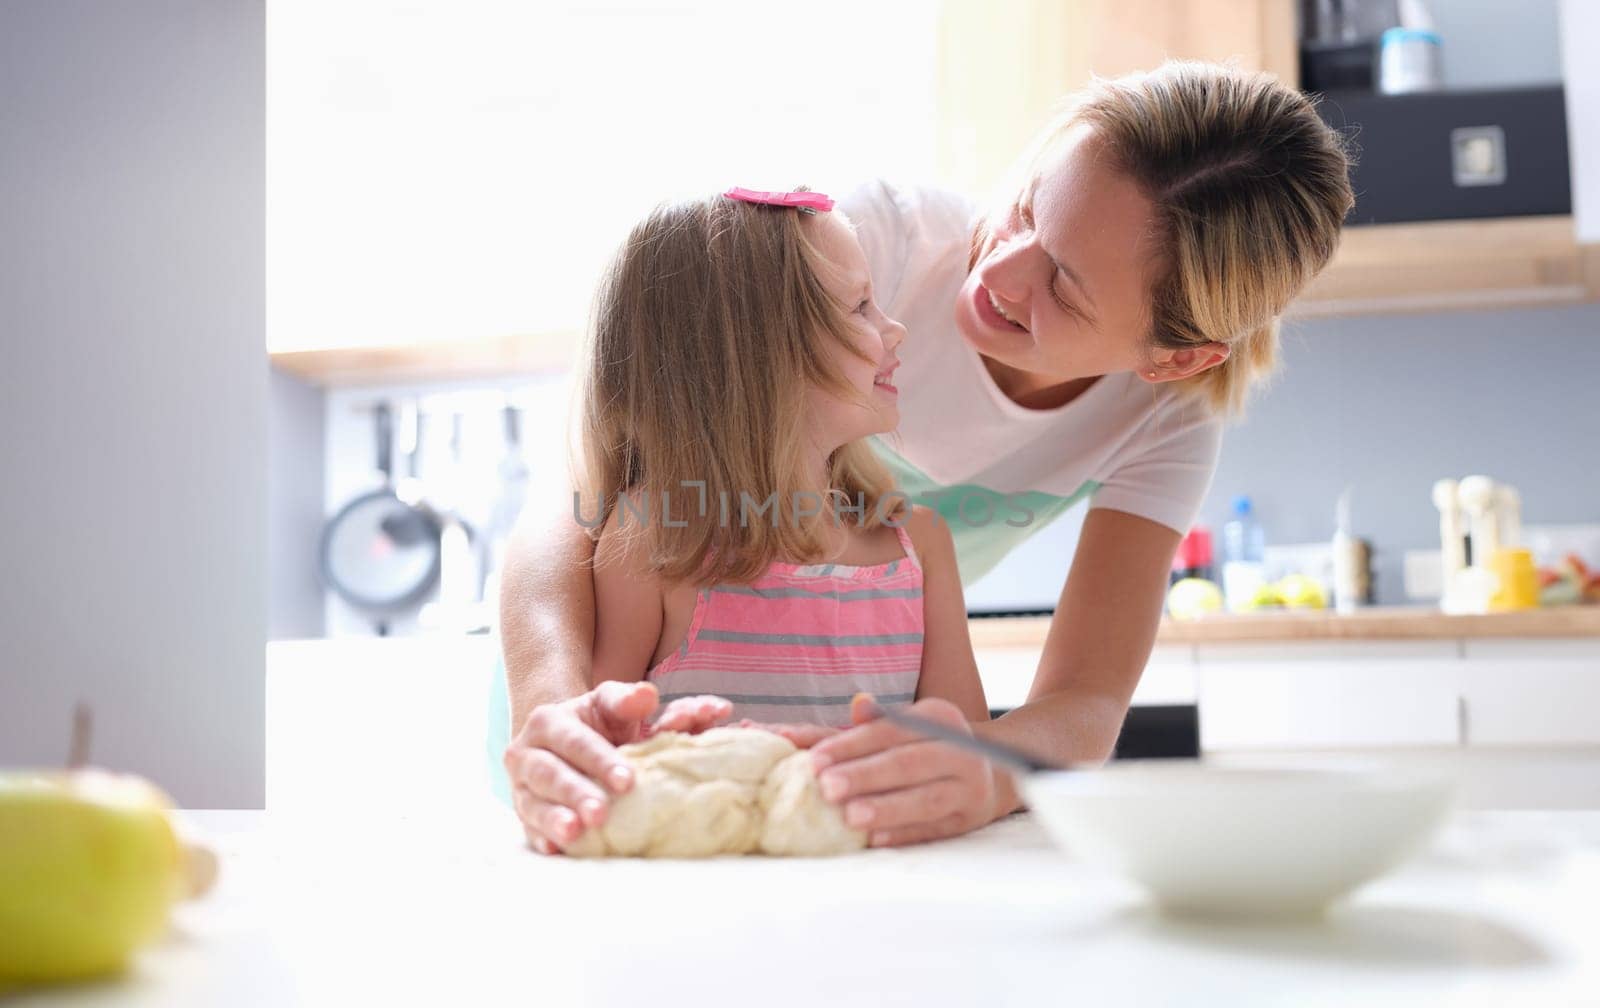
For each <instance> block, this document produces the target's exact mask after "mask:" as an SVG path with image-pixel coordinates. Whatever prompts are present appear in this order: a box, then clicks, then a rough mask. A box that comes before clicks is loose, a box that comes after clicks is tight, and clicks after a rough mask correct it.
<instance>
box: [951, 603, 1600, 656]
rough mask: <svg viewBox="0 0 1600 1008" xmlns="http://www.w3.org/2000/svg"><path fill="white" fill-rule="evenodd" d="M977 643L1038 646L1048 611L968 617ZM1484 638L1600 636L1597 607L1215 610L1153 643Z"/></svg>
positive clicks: (1164, 627)
mask: <svg viewBox="0 0 1600 1008" xmlns="http://www.w3.org/2000/svg"><path fill="white" fill-rule="evenodd" d="M968 626H969V627H970V628H971V632H972V643H973V646H974V647H989V648H1003V647H1018V648H1022V647H1027V648H1036V647H1039V646H1041V645H1042V644H1043V643H1044V637H1045V633H1046V631H1047V630H1048V629H1049V626H1050V618H1049V617H1048V616H1018V617H1006V616H1001V617H993V618H980V619H973V620H970V621H969V622H968ZM1481 637H1600V606H1592V605H1590V606H1563V607H1559V608H1552V609H1534V610H1530V611H1527V612H1511V613H1489V614H1487V615H1484V616H1447V615H1445V614H1444V613H1441V612H1438V611H1436V610H1432V609H1367V610H1364V611H1362V612H1359V613H1356V614H1353V615H1350V616H1340V615H1338V614H1336V613H1332V612H1327V611H1321V612H1274V613H1262V614H1260V615H1248V616H1235V615H1216V616H1211V617H1207V618H1204V619H1200V620H1195V621H1192V622H1185V623H1179V622H1176V621H1174V620H1171V619H1163V620H1162V621H1161V630H1160V632H1159V633H1158V634H1157V636H1156V644H1157V645H1158V646H1159V645H1168V644H1245V643H1257V642H1259V643H1267V642H1283V641H1314V640H1448V639H1455V638H1481Z"/></svg>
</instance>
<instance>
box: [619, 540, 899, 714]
mask: <svg viewBox="0 0 1600 1008" xmlns="http://www.w3.org/2000/svg"><path fill="white" fill-rule="evenodd" d="M895 533H896V535H898V536H899V539H900V548H901V549H903V550H905V554H906V555H905V556H904V557H902V558H901V559H898V560H895V561H892V562H890V563H885V564H875V565H872V566H868V567H851V566H845V565H843V564H806V565H800V564H789V563H774V564H772V565H771V566H769V567H768V568H767V569H766V570H765V571H764V572H762V574H761V575H760V576H759V577H758V578H756V580H755V581H753V582H751V583H750V584H740V585H731V584H730V585H717V586H715V587H712V588H704V589H701V591H700V593H699V595H698V596H697V597H696V599H695V608H694V616H693V618H692V619H691V620H690V623H689V631H688V633H687V634H685V635H684V640H683V643H682V644H681V645H679V647H678V650H676V651H674V652H673V653H672V654H670V655H668V656H667V657H666V658H664V659H662V660H661V661H660V662H659V663H658V664H657V665H656V666H655V667H654V668H652V669H651V670H650V672H649V674H648V675H647V676H646V678H647V679H648V680H649V681H650V682H653V683H655V684H656V688H657V689H659V690H660V691H661V702H662V704H663V705H665V704H666V703H668V702H670V701H672V700H673V699H676V698H677V697H683V696H694V695H696V694H701V693H711V694H715V695H717V696H721V697H726V698H727V699H728V700H731V701H732V702H733V719H734V720H735V721H737V720H739V719H740V718H750V719H751V720H754V721H769V722H791V723H808V724H822V725H828V726H830V727H841V728H842V727H848V726H849V724H850V698H851V697H853V696H855V694H857V693H861V692H867V693H872V694H873V695H874V696H876V697H877V698H878V700H879V702H881V703H884V704H895V705H898V704H908V703H910V702H911V701H912V700H914V699H916V694H917V679H918V677H919V675H920V674H921V671H922V627H923V624H922V567H921V565H920V564H919V563H918V561H917V554H916V551H915V550H914V549H912V546H911V538H910V536H908V535H907V534H906V530H905V529H904V528H897V529H895Z"/></svg>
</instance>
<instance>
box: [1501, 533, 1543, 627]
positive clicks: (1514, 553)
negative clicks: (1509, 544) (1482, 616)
mask: <svg viewBox="0 0 1600 1008" xmlns="http://www.w3.org/2000/svg"><path fill="white" fill-rule="evenodd" d="M1490 570H1492V571H1494V574H1495V576H1496V577H1497V578H1499V579H1500V585H1499V587H1498V588H1496V589H1495V593H1494V595H1492V596H1490V598H1489V610H1490V611H1491V612H1511V611H1513V610H1517V609H1533V608H1536V607H1537V606H1538V605H1539V571H1538V569H1537V568H1536V567H1534V565H1533V552H1532V551H1531V550H1525V549H1507V548H1502V549H1498V550H1496V551H1495V554H1494V558H1493V560H1492V561H1491V562H1490Z"/></svg>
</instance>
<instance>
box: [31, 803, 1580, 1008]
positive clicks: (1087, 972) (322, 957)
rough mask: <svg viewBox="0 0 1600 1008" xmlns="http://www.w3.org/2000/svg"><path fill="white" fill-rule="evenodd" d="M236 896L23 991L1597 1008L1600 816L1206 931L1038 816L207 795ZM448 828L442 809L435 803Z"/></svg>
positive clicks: (91, 995) (1568, 819)
mask: <svg viewBox="0 0 1600 1008" xmlns="http://www.w3.org/2000/svg"><path fill="white" fill-rule="evenodd" d="M197 818H198V821H199V823H200V824H201V826H202V827H203V828H204V829H205V830H207V831H208V832H209V833H210V835H211V837H212V838H213V841H214V842H215V843H216V845H217V846H218V847H219V849H220V850H221V852H222V856H223V869H222V875H221V880H220V882H219V885H218V888H217V889H216V891H215V892H213V893H212V895H211V896H210V897H209V898H207V899H206V900H204V901H202V902H200V903H197V904H194V905H191V906H188V907H186V908H184V909H183V911H182V913H181V916H180V919H179V926H178V929H177V933H176V935H175V936H174V937H173V938H171V939H169V940H168V941H166V942H165V943H163V944H162V945H160V946H158V947H156V948H154V949H151V950H149V951H148V952H146V953H145V954H144V955H143V956H142V957H141V959H140V961H139V963H138V965H137V967H136V968H135V969H134V970H133V971H132V972H131V974H130V975H128V976H126V977H123V978H121V979H117V980H112V981H107V982H104V983H100V984H93V985H88V986H83V987H76V988H70V989H63V990H56V991H47V992H34V993H30V994H25V995H21V996H20V997H18V998H17V999H16V1000H15V1001H13V1002H11V1003H12V1004H15V1005H18V1006H24V1005H25V1006H28V1008H47V1006H58V1008H59V1006H90V1005H118V1006H127V1005H132V1006H140V1005H151V1006H155V1005H159V1006H162V1008H185V1006H196V1008H198V1006H205V1008H212V1006H214V1005H222V1004H226V1005H229V1006H234V1008H242V1006H250V1005H263V1006H265V1005H270V1006H273V1008H284V1006H290V1005H353V1004H381V1003H386V1002H392V1003H397V1004H445V1003H451V1004H491V1003H494V1004H501V1003H504V1004H541V1005H561V1006H567V1005H586V1004H587V1005H613V1004H614V1005H627V1006H628V1008H638V1006H639V1005H642V1004H647V1005H653V1006H654V1005H693V1006H696V1008H701V1006H707V1005H715V1004H756V1003H759V1004H763V1005H772V1004H806V1005H814V1004H828V1005H872V1006H875V1008H876V1006H881V1005H890V1004H916V1005H946V1004H948V1005H963V1006H966V1005H976V1004H1028V1005H1038V1004H1055V1003H1067V1002H1073V1003H1079V1002H1081V1003H1090V1004H1095V1005H1097V1006H1103V1005H1116V1004H1127V1003H1140V1004H1202V1003H1203V1004H1227V1005H1230V1006H1232V1005H1250V1004H1294V1005H1320V1004H1338V1005H1345V1004H1362V1005H1375V1004H1396V1005H1401V1004H1403V1005H1406V1006H1407V1008H1411V1006H1414V1005H1416V1004H1424V1003H1426V1004H1430V1005H1438V1004H1444V1005H1467V1004H1471V1005H1504V1004H1577V1003H1593V1001H1592V999H1593V997H1594V993H1595V992H1596V991H1600V943H1596V941H1595V940H1594V934H1593V914H1594V907H1595V905H1596V904H1597V903H1600V814H1596V813H1580V812H1566V813H1505V812H1501V813H1473V814H1465V815H1461V816H1458V817H1457V818H1455V819H1454V820H1452V822H1451V823H1450V824H1449V826H1448V827H1447V829H1446V830H1445V832H1444V833H1443V834H1442V835H1441V836H1440V837H1439V839H1438V840H1437V841H1436V843H1435V844H1434V845H1433V847H1432V848H1431V849H1430V850H1429V851H1428V852H1427V853H1426V854H1425V855H1423V856H1422V857H1420V858H1419V859H1417V860H1416V861H1414V862H1412V863H1411V864H1410V865H1409V866H1407V867H1406V868H1404V869H1402V870H1401V871H1399V872H1398V873H1396V874H1395V875H1393V876H1390V877H1389V878H1386V879H1383V880H1380V881H1378V882H1376V883H1374V884H1373V885H1371V886H1369V887H1368V888H1366V889H1364V890H1362V891H1361V892H1360V893H1358V894H1357V895H1356V897H1355V898H1354V899H1353V900H1352V901H1350V902H1349V903H1347V904H1345V905H1344V906H1342V907H1341V908H1339V909H1337V910H1336V911H1334V912H1333V913H1332V914H1331V915H1330V917H1329V918H1327V919H1326V920H1324V921H1320V922H1314V923H1297V924H1279V925H1276V926H1265V925H1245V924H1203V923H1194V922H1181V921H1174V920H1169V919H1167V918H1164V917H1162V916H1160V915H1159V914H1157V913H1156V912H1154V911H1153V910H1152V909H1151V908H1150V907H1149V905H1148V904H1147V903H1145V902H1144V900H1143V898H1142V897H1141V896H1140V895H1139V893H1138V892H1137V891H1136V890H1134V889H1132V888H1131V887H1129V886H1127V885H1125V884H1124V883H1122V882H1120V881H1118V880H1115V879H1112V878H1109V877H1107V876H1105V875H1103V874H1101V873H1099V872H1097V871H1094V870H1092V869H1090V868H1089V867H1088V866H1086V865H1083V864H1081V863H1079V862H1076V861H1074V860H1072V859H1070V858H1068V857H1066V856H1064V855H1061V854H1059V853H1057V852H1056V851H1055V850H1054V849H1053V848H1051V847H1050V846H1049V844H1048V843H1047V841H1046V839H1045V838H1044V836H1043V834H1042V833H1041V832H1040V830H1039V829H1038V827H1037V826H1036V825H1035V824H1034V823H1033V822H1032V821H1031V820H1030V819H1029V818H1028V817H1027V816H1014V817H1012V818H1010V819H1007V820H1004V821H1002V822H999V823H996V824H994V825H992V826H990V827H988V828H987V829H984V830H981V831H979V832H977V833H975V834H972V835H969V836H967V837H964V838H960V839H957V840H954V841H947V842H945V843H940V844H930V845H925V846H921V847H914V848H908V849H903V850H881V851H869V852H865V853H862V854H859V855H853V856H848V857H842V858H832V859H823V860H773V859H763V858H735V859H724V860H719V861H711V862H653V863H652V862H641V861H611V862H581V861H569V860H566V859H562V858H541V857H538V856H536V855H533V854H530V853H528V852H527V851H526V850H524V849H522V848H521V846H520V844H519V843H518V842H517V840H516V839H515V838H516V833H515V827H514V825H513V824H512V823H511V821H510V820H509V819H508V818H507V817H506V815H505V814H504V813H502V812H493V813H491V812H490V810H488V809H483V810H481V815H479V816H474V815H461V816H455V817H451V818H445V817H442V816H438V815H430V810H429V809H426V808H411V809H405V810H403V811H401V812H398V813H397V814H395V815H393V816H391V817H390V818H388V819H383V818H361V819H356V818H355V817H351V818H350V819H349V820H348V821H340V820H338V819H332V818H324V819H316V818H301V819H293V818H285V817H283V816H281V815H278V814H273V815H265V814H262V813H248V812H246V813H229V812H213V813H199V814H198V816H197ZM435 820H438V821H435Z"/></svg>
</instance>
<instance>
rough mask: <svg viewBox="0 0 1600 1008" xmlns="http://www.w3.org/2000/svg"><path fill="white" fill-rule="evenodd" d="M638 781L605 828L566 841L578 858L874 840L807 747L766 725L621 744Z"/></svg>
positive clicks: (689, 854)
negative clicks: (825, 783) (847, 812)
mask: <svg viewBox="0 0 1600 1008" xmlns="http://www.w3.org/2000/svg"><path fill="white" fill-rule="evenodd" d="M618 752H620V753H621V755H622V757H623V758H624V759H626V760H627V761H628V762H629V763H630V764H631V765H632V766H633V769H634V786H633V789H632V790H630V791H629V792H628V793H627V794H625V795H623V796H622V797H621V798H618V799H617V800H616V801H614V802H612V803H611V809H610V814H609V815H608V816H607V817H606V822H605V824H604V825H602V826H600V827H599V828H597V829H589V830H585V831H584V833H583V835H582V836H581V837H579V838H578V840H577V841H576V842H574V843H573V844H571V845H570V846H569V847H567V848H566V852H567V853H568V854H569V855H572V856H574V857H606V856H622V857H672V858H694V857H714V856H716V855H719V854H748V853H754V852H757V851H760V852H764V853H767V854H789V855H803V856H816V855H822V854H838V853H843V852H846V851H852V850H860V849H861V848H862V847H864V846H865V845H866V837H865V835H864V834H863V833H861V832H860V831H858V830H851V829H849V828H848V827H846V826H845V824H844V819H843V817H842V816H841V815H840V813H839V810H838V808H837V807H835V806H833V805H831V804H829V803H828V802H826V801H824V800H823V798H822V794H821V792H820V791H819V790H818V789H817V782H816V775H815V774H814V773H813V772H812V770H811V761H810V760H809V759H807V758H806V754H805V753H802V752H799V751H798V750H796V749H795V747H794V745H793V743H791V742H790V741H789V740H788V739H786V738H784V737H782V736H781V735H774V734H773V733H771V732H768V731H762V730H761V729H758V728H713V729H711V730H710V731H707V732H703V733H701V734H699V735H685V734H682V733H680V732H662V733H661V734H660V735H656V736H654V737H653V738H650V739H647V740H646V741H644V742H636V743H633V744H632V745H625V746H623V747H622V748H621V749H619V750H618Z"/></svg>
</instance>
